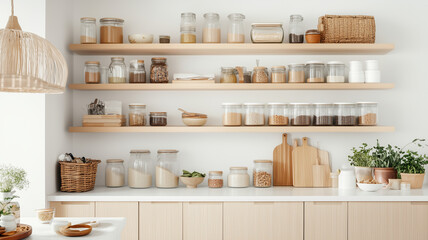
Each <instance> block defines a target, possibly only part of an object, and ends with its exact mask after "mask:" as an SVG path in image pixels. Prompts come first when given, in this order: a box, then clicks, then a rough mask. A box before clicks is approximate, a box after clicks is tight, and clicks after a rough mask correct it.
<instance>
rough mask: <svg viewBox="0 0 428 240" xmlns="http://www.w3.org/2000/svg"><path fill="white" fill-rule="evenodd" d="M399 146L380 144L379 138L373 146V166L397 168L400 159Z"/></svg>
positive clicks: (400, 151)
mask: <svg viewBox="0 0 428 240" xmlns="http://www.w3.org/2000/svg"><path fill="white" fill-rule="evenodd" d="M402 153H403V152H402V150H401V148H399V147H397V146H391V145H390V144H388V146H386V147H385V146H381V145H380V144H379V140H377V142H376V146H374V147H373V152H372V157H373V164H372V166H373V167H376V168H397V167H398V165H399V164H400V161H401V155H402Z"/></svg>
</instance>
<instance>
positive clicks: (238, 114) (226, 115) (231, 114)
mask: <svg viewBox="0 0 428 240" xmlns="http://www.w3.org/2000/svg"><path fill="white" fill-rule="evenodd" d="M222 107H223V111H224V112H223V126H241V125H242V104H240V103H223V104H222Z"/></svg>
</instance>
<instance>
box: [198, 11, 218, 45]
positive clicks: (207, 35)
mask: <svg viewBox="0 0 428 240" xmlns="http://www.w3.org/2000/svg"><path fill="white" fill-rule="evenodd" d="M204 19H205V21H204V27H203V29H202V42H203V43H220V42H221V29H220V15H218V13H205V14H204Z"/></svg>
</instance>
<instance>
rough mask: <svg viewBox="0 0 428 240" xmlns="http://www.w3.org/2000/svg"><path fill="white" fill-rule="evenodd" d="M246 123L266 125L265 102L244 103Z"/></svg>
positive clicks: (246, 124)
mask: <svg viewBox="0 0 428 240" xmlns="http://www.w3.org/2000/svg"><path fill="white" fill-rule="evenodd" d="M244 112H245V115H244V125H245V126H264V125H265V105H264V104H263V103H244Z"/></svg>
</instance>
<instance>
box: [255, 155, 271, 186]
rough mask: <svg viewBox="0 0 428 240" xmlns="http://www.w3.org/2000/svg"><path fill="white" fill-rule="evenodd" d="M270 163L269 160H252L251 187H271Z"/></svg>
mask: <svg viewBox="0 0 428 240" xmlns="http://www.w3.org/2000/svg"><path fill="white" fill-rule="evenodd" d="M272 172H273V167H272V161H271V160H254V168H253V185H254V187H262V188H266V187H271V186H272V180H273V177H272V175H273V174H272Z"/></svg>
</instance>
